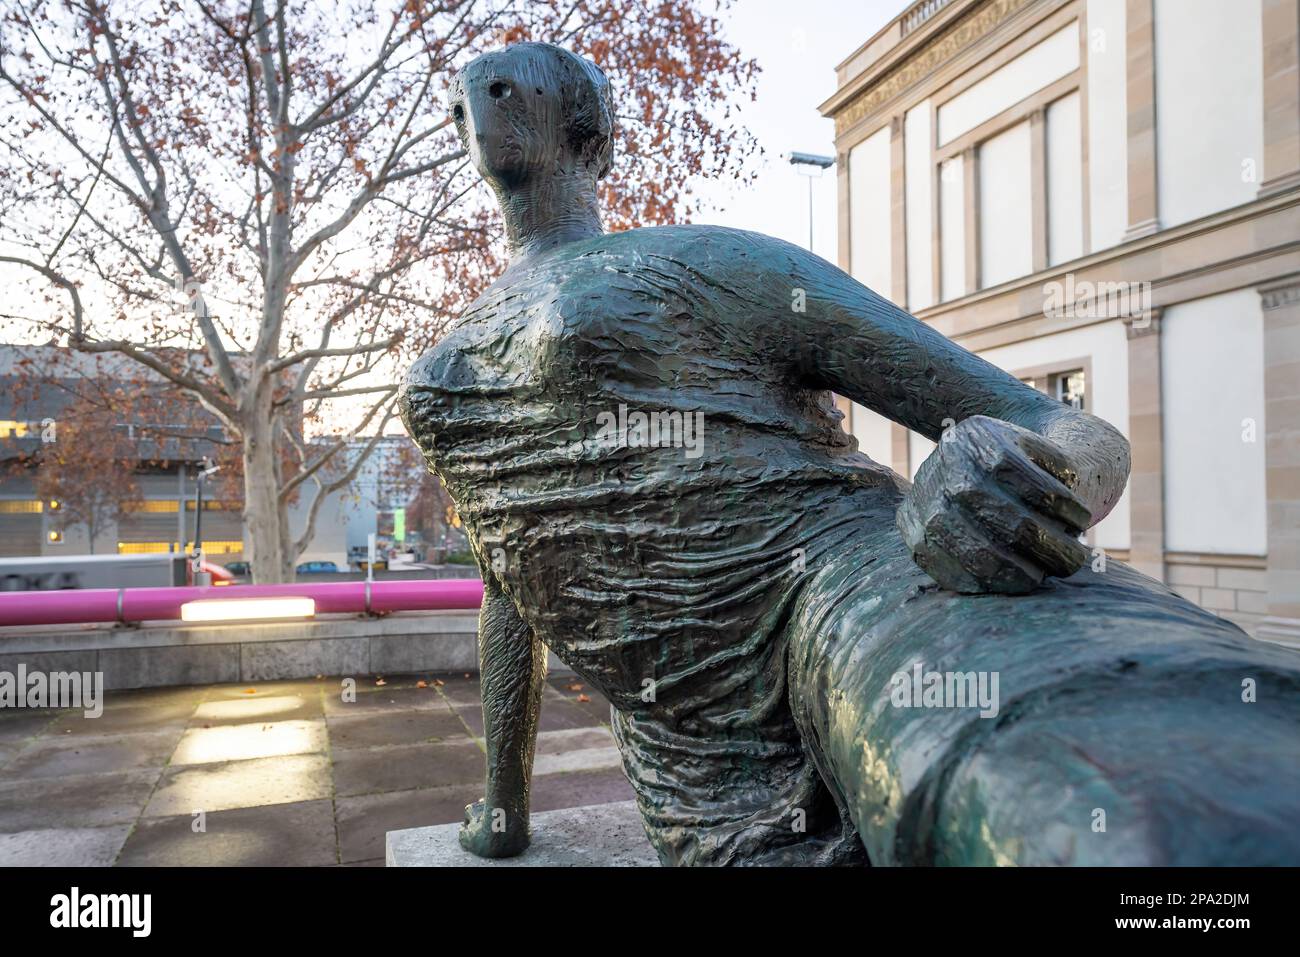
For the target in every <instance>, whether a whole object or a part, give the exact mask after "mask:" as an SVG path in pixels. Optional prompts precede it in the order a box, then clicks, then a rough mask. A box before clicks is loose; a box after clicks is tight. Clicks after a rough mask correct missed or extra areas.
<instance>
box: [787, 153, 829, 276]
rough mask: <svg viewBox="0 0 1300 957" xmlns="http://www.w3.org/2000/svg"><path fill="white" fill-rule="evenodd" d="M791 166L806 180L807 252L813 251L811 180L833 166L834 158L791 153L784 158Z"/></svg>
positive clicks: (813, 154) (814, 154)
mask: <svg viewBox="0 0 1300 957" xmlns="http://www.w3.org/2000/svg"><path fill="white" fill-rule="evenodd" d="M786 158H787V159H788V160H789V161H790V165H791V166H795V167H798V169H799V171H800V173H802V174H803V175H804V176H806V177H807V178H808V251H809V252H812V251H813V180H814V179H816V178H818V177H820V176H821V175H822V170H824V169H830V168H831V167H832V166H834V165H835V157H834V156H821V155H820V154H817V153H791V154H790V155H789V156H787V157H786Z"/></svg>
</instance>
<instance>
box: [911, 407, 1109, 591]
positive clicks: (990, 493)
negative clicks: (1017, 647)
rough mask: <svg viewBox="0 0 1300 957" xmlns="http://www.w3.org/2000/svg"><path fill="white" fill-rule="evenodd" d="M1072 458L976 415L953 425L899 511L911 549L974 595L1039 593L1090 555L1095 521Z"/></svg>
mask: <svg viewBox="0 0 1300 957" xmlns="http://www.w3.org/2000/svg"><path fill="white" fill-rule="evenodd" d="M1077 484H1078V474H1077V472H1076V471H1075V469H1074V468H1073V467H1072V466H1071V464H1070V461H1069V458H1068V457H1067V456H1066V454H1065V453H1064V452H1063V451H1062V450H1061V449H1060V448H1059V447H1058V446H1057V445H1055V444H1054V443H1052V442H1050V441H1048V440H1047V439H1045V438H1043V437H1042V436H1040V435H1037V434H1035V433H1033V432H1030V431H1028V430H1027V429H1022V428H1020V427H1019V426H1016V425H1012V424H1011V423H1009V422H1003V421H1001V420H1000V419H992V418H988V417H987V416H982V415H977V416H972V417H970V418H968V419H964V420H963V421H961V422H960V423H958V424H957V425H955V426H952V427H950V428H949V429H948V430H947V431H946V432H945V433H944V434H943V436H942V438H941V439H940V441H939V445H938V447H937V448H936V449H935V450H934V452H933V453H932V454H931V455H930V457H929V458H928V459H926V460H925V462H924V463H923V464H922V465H921V468H920V470H919V471H918V472H917V474H916V482H915V484H914V485H913V486H912V488H911V490H910V491H909V492H908V493H907V495H906V497H905V498H904V500H903V504H902V505H901V506H900V507H899V510H898V527H899V530H900V531H901V532H902V534H903V540H904V541H905V542H906V543H907V546H908V548H910V549H911V551H912V557H913V559H914V560H915V561H916V563H917V564H918V565H920V566H921V568H923V569H924V570H925V571H926V573H927V574H929V576H930V577H931V578H933V579H934V580H935V581H937V582H938V583H939V584H940V585H942V586H943V587H945V588H949V589H952V590H953V591H958V592H963V593H967V594H972V593H979V592H999V593H1002V594H1009V595H1017V594H1024V593H1026V592H1029V591H1032V590H1033V589H1034V588H1035V587H1037V586H1038V585H1039V584H1040V583H1041V582H1042V580H1043V577H1044V576H1046V575H1056V576H1059V577H1065V576H1067V575H1072V574H1073V573H1074V572H1076V571H1078V570H1079V568H1080V567H1081V566H1082V565H1083V563H1084V562H1085V561H1087V558H1088V551H1087V549H1086V548H1085V547H1084V546H1083V545H1082V544H1081V543H1080V542H1079V540H1078V536H1079V534H1080V533H1081V532H1082V531H1083V530H1084V529H1086V528H1087V527H1088V526H1089V524H1090V523H1091V515H1090V513H1089V511H1088V508H1087V507H1086V506H1085V505H1084V504H1083V502H1082V501H1080V499H1079V498H1078V496H1076V495H1075V494H1074V493H1073V491H1071V489H1073V488H1074V487H1075V486H1076V485H1077Z"/></svg>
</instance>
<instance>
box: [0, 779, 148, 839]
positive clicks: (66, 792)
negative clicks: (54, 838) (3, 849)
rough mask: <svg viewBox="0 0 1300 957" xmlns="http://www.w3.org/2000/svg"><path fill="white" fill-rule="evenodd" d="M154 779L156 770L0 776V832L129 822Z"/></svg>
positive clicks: (146, 795) (134, 816)
mask: <svg viewBox="0 0 1300 957" xmlns="http://www.w3.org/2000/svg"><path fill="white" fill-rule="evenodd" d="M157 780H158V772H157V771H156V770H142V771H123V772H120V773H114V774H84V775H67V776H64V777H59V778H18V779H11V778H10V777H9V776H8V775H7V774H6V775H0V781H2V783H0V834H13V833H16V832H18V831H29V830H37V829H47V828H49V829H58V828H85V827H101V826H103V825H107V824H131V823H133V822H134V821H135V819H136V818H138V817H139V816H140V810H141V808H143V807H144V806H145V802H147V801H148V800H149V794H150V792H152V791H153V786H154V782H155V781H157Z"/></svg>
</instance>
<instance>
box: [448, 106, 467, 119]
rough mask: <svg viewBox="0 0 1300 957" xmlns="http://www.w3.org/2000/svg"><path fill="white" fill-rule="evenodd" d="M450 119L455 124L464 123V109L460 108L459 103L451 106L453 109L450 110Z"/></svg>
mask: <svg viewBox="0 0 1300 957" xmlns="http://www.w3.org/2000/svg"><path fill="white" fill-rule="evenodd" d="M451 118H452V119H453V120H455V121H456V122H457V123H464V122H465V107H463V106H461V105H460V104H459V103H457V104H456V105H455V106H453V107H452V108H451Z"/></svg>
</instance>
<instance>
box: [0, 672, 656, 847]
mask: <svg viewBox="0 0 1300 957" xmlns="http://www.w3.org/2000/svg"><path fill="white" fill-rule="evenodd" d="M381 682H382V683H381ZM343 686H344V685H343V679H341V678H321V679H317V680H305V681H275V682H267V683H263V684H253V685H245V684H239V685H209V686H205V687H187V688H160V689H152V690H143V691H118V692H112V691H110V692H106V693H105V704H104V712H103V714H102V715H101V716H100V717H98V718H87V717H85V716H84V715H83V713H82V712H81V711H80V710H66V711H58V710H43V711H31V710H25V711H24V710H0V865H38V864H43V865H69V866H76V865H95V866H106V865H118V866H136V865H293V866H339V865H342V866H364V865H373V866H382V865H383V862H384V835H385V833H386V832H388V831H390V830H397V829H402V828H410V827H418V826H422V825H429V824H445V823H450V822H457V821H460V820H461V818H462V816H463V811H464V807H465V805H466V804H468V803H470V802H471V801H474V800H476V799H477V798H479V797H481V796H482V780H483V773H484V750H483V740H482V737H481V735H482V727H483V717H482V712H481V710H480V703H479V685H478V676H477V675H465V674H456V675H446V674H441V675H432V674H426V675H402V676H391V675H390V676H384V677H383V678H378V677H376V676H370V677H358V678H357V679H356V694H355V701H345V700H344V695H343V693H342V691H343ZM608 724H609V705H608V703H607V702H606V701H605V700H604V699H603V698H601V697H600V696H599V695H598V694H597V693H596V692H594V691H592V690H591V689H590V688H589V687H587V686H585V685H584V684H583V683H582V682H581V681H580V680H578V679H575V678H573V677H572V676H571V675H552V676H551V677H550V678H548V687H547V689H546V692H545V695H544V699H543V705H542V714H541V732H540V734H539V737H538V746H537V760H536V765H535V771H534V778H533V802H532V806H533V810H534V811H548V810H556V809H560V808H568V807H577V806H581V805H586V804H602V803H606V802H610V801H623V800H628V799H630V798H631V797H632V789H631V787H630V786H629V785H628V783H627V780H626V779H625V778H624V776H623V771H622V769H621V766H620V764H619V757H618V752H617V750H616V748H615V746H614V740H613V737H612V735H611V733H610V730H609V726H608ZM198 812H201V813H198Z"/></svg>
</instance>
